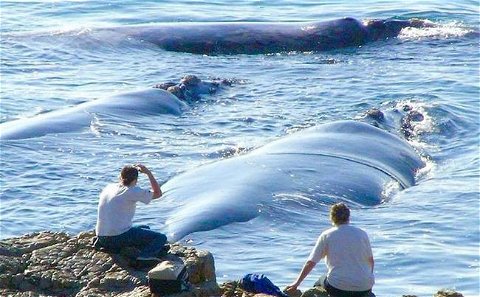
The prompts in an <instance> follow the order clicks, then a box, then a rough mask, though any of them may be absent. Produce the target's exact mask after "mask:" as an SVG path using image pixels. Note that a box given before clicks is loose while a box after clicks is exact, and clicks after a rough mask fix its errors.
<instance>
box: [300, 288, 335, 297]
mask: <svg viewBox="0 0 480 297" xmlns="http://www.w3.org/2000/svg"><path fill="white" fill-rule="evenodd" d="M301 297H328V293H327V291H325V289H323V288H322V287H313V288H311V289H308V290H306V291H305V292H303V294H302V296H301Z"/></svg>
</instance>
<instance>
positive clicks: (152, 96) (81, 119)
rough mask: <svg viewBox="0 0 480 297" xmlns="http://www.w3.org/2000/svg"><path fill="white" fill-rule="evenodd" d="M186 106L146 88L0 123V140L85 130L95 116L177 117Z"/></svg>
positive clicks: (172, 97) (155, 90) (164, 93)
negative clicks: (163, 115) (150, 115)
mask: <svg viewBox="0 0 480 297" xmlns="http://www.w3.org/2000/svg"><path fill="white" fill-rule="evenodd" d="M184 107H186V104H185V103H184V102H182V101H180V100H179V99H178V98H177V97H175V96H174V95H172V94H171V93H169V92H167V91H165V90H162V89H154V88H151V89H148V90H143V91H137V92H130V93H124V94H119V95H116V96H111V97H107V98H103V99H98V100H92V101H89V102H85V103H81V104H78V105H76V106H72V107H68V108H65V109H59V110H55V111H51V112H46V113H43V114H39V115H36V116H33V117H30V118H22V119H17V120H13V121H8V122H4V123H1V124H0V140H15V139H26V138H34V137H40V136H44V135H47V134H51V133H67V132H72V131H76V130H80V129H82V128H85V127H89V126H90V125H91V123H92V121H93V120H94V117H95V115H96V114H110V115H112V114H114V115H125V116H126V117H127V118H128V115H130V116H134V115H147V114H161V113H165V114H174V115H175V114H180V113H181V112H182V108H184Z"/></svg>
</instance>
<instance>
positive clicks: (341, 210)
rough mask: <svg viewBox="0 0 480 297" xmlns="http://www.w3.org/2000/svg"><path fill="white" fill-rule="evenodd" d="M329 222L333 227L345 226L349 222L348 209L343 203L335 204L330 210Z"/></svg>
mask: <svg viewBox="0 0 480 297" xmlns="http://www.w3.org/2000/svg"><path fill="white" fill-rule="evenodd" d="M330 220H332V222H333V223H334V224H335V225H341V224H346V223H348V221H349V220H350V209H349V208H348V206H347V205H346V204H345V203H343V202H340V203H336V204H334V205H332V207H331V208H330Z"/></svg>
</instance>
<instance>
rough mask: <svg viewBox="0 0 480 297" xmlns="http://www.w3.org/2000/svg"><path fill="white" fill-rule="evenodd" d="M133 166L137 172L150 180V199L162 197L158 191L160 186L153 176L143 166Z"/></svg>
mask: <svg viewBox="0 0 480 297" xmlns="http://www.w3.org/2000/svg"><path fill="white" fill-rule="evenodd" d="M135 166H136V167H137V168H138V171H140V172H141V173H144V174H146V175H147V176H148V179H149V180H150V186H151V187H152V191H153V194H152V199H157V198H160V197H161V196H162V190H161V189H160V185H159V184H158V182H157V180H156V179H155V177H154V176H153V174H152V172H151V171H150V170H149V169H148V168H147V167H146V166H145V165H142V164H136V165H135Z"/></svg>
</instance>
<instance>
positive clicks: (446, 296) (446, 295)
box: [434, 290, 463, 297]
mask: <svg viewBox="0 0 480 297" xmlns="http://www.w3.org/2000/svg"><path fill="white" fill-rule="evenodd" d="M434 297H463V295H462V294H460V293H458V292H455V291H451V290H440V291H438V292H437V294H435V295H434Z"/></svg>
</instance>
